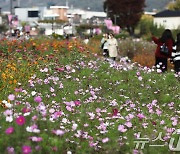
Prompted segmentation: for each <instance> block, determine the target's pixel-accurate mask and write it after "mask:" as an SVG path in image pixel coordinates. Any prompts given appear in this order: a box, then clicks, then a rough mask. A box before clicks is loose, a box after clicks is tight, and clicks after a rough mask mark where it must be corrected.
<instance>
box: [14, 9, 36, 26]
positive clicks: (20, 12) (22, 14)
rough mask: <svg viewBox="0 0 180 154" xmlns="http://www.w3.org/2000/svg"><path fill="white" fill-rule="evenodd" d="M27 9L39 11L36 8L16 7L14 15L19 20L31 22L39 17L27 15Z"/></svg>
mask: <svg viewBox="0 0 180 154" xmlns="http://www.w3.org/2000/svg"><path fill="white" fill-rule="evenodd" d="M28 11H39V9H37V8H16V9H15V15H17V16H18V20H19V21H25V22H30V23H32V22H33V21H38V20H39V17H28Z"/></svg>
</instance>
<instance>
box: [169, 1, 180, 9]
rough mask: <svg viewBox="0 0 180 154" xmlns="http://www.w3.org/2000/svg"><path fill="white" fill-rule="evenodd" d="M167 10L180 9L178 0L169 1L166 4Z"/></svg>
mask: <svg viewBox="0 0 180 154" xmlns="http://www.w3.org/2000/svg"><path fill="white" fill-rule="evenodd" d="M167 8H168V9H169V10H177V11H179V10H180V0H176V1H175V2H170V3H169V4H168V6H167Z"/></svg>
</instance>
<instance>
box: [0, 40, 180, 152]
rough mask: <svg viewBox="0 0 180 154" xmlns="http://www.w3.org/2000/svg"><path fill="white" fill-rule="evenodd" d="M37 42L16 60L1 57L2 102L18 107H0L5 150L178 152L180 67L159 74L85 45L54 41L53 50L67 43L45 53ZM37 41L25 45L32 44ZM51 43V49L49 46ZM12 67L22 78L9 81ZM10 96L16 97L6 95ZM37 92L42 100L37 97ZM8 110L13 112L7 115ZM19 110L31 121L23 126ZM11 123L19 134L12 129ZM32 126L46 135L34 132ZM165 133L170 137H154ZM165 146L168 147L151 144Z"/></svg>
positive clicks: (1, 149) (0, 136)
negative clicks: (138, 144)
mask: <svg viewBox="0 0 180 154" xmlns="http://www.w3.org/2000/svg"><path fill="white" fill-rule="evenodd" d="M34 41H35V42H36V48H37V46H38V50H37V51H36V50H34V49H32V50H28V51H29V52H23V51H24V50H25V49H23V51H22V52H18V53H17V52H15V50H14V51H12V52H11V56H10V57H8V58H9V59H10V60H8V61H7V60H5V58H3V59H1V62H2V63H1V65H0V66H1V74H0V75H2V73H5V77H6V78H2V79H3V81H2V82H1V86H4V87H3V88H2V90H1V92H0V100H1V104H2V102H4V101H7V102H9V103H11V104H12V108H0V111H1V112H0V131H1V133H0V145H1V146H0V152H1V153H7V152H8V150H7V148H8V147H9V148H10V147H11V148H13V149H14V151H15V152H16V153H22V152H23V149H22V147H23V146H24V145H26V146H29V148H30V151H29V152H27V153H30V152H31V153H67V152H72V153H77V154H83V153H123V154H124V153H137V152H139V153H141V152H143V153H157V154H161V153H170V152H172V151H171V150H170V149H169V147H168V144H169V141H170V139H171V137H173V136H174V135H173V134H172V133H173V131H174V130H178V129H179V107H180V98H179V91H180V86H179V85H180V84H179V79H178V76H177V75H175V74H174V72H168V73H164V74H161V73H157V72H156V70H155V69H151V68H147V67H138V65H136V64H133V63H132V64H131V63H126V62H121V63H109V62H106V61H103V60H102V59H101V58H98V57H97V56H95V55H91V54H89V53H87V52H86V50H85V51H84V52H82V50H81V49H82V48H84V47H83V46H82V45H81V44H79V45H78V46H75V48H73V50H72V48H70V47H69V46H66V47H65V46H64V44H63V43H62V42H54V44H53V48H58V45H59V44H62V49H61V48H58V51H56V50H54V49H53V48H51V50H46V51H44V48H42V44H41V43H38V42H39V40H34ZM31 44H32V43H31ZM31 44H29V43H28V42H27V45H28V47H29V48H31ZM45 44H46V47H47V48H48V47H49V44H50V43H48V42H46V43H45ZM17 47H19V46H17ZM37 52H38V54H37ZM22 55H24V58H23V56H22ZM16 57H18V58H20V61H18V60H17V59H16ZM30 57H34V58H33V59H31V58H30ZM122 61H123V60H122ZM5 66H6V67H5ZM13 67H15V68H13ZM60 68H61V69H60ZM6 69H8V71H9V72H11V76H12V77H13V80H17V83H13V84H9V81H10V79H11V78H12V77H10V75H8V72H7V70H6ZM18 72H19V75H17V73H18ZM24 73H27V74H24ZM23 74H24V76H21V75H23ZM7 79H8V80H7ZM15 88H22V90H20V91H19V92H17V90H16V91H15ZM33 93H35V94H33ZM10 94H13V95H14V96H15V99H13V100H8V96H9V95H10ZM36 96H40V97H41V98H42V101H40V102H36V101H35V100H34V98H35V97H36ZM24 109H28V110H24ZM9 110H10V111H12V113H13V114H12V115H11V114H9V115H7V114H6V113H7V112H8V111H9ZM19 115H23V116H24V118H25V119H26V121H25V123H24V124H23V125H22V126H20V125H18V124H17V122H16V119H17V118H18V116H19ZM9 117H12V119H13V121H11V122H9V121H8V118H9ZM9 127H13V128H14V131H13V132H12V133H9V134H8V133H6V130H7V128H9ZM28 127H30V128H32V130H34V129H33V128H36V129H38V130H39V131H40V132H39V133H38V132H29V131H28V130H27V128H28ZM34 131H35V130H34ZM138 132H141V137H147V138H149V139H150V143H148V144H146V145H145V148H144V149H142V150H141V149H140V148H139V149H137V150H135V142H134V141H136V140H138V138H137V136H138V135H137V134H138ZM160 132H162V138H163V140H164V141H163V142H161V141H159V140H158V141H156V142H153V139H155V138H156V137H157V136H158V134H159V133H160ZM32 137H34V138H36V139H34V140H32ZM37 137H39V138H41V141H39V142H38V140H37ZM175 138H176V139H178V135H177V134H176V135H175ZM160 143H161V144H165V146H164V147H159V148H154V147H150V146H149V145H150V144H156V145H157V144H160Z"/></svg>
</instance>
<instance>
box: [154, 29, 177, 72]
mask: <svg viewBox="0 0 180 154" xmlns="http://www.w3.org/2000/svg"><path fill="white" fill-rule="evenodd" d="M152 40H153V41H154V43H155V44H157V48H156V51H155V66H156V67H157V68H159V69H161V71H162V72H165V71H167V60H168V58H170V57H171V54H172V50H173V45H174V43H175V41H174V39H173V36H172V32H171V30H169V29H166V30H165V31H164V32H163V33H162V36H161V37H160V38H156V37H155V36H152ZM164 43H165V45H166V46H167V48H168V51H169V52H168V55H165V54H163V53H161V51H160V49H161V46H162V45H163V44H164Z"/></svg>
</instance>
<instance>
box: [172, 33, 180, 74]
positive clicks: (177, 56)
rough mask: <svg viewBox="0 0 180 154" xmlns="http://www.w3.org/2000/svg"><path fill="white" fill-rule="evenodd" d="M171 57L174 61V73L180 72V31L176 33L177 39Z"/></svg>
mask: <svg viewBox="0 0 180 154" xmlns="http://www.w3.org/2000/svg"><path fill="white" fill-rule="evenodd" d="M172 59H173V63H174V70H175V72H176V73H179V72H180V33H178V34H177V41H176V43H175V46H174V50H173V52H172Z"/></svg>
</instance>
